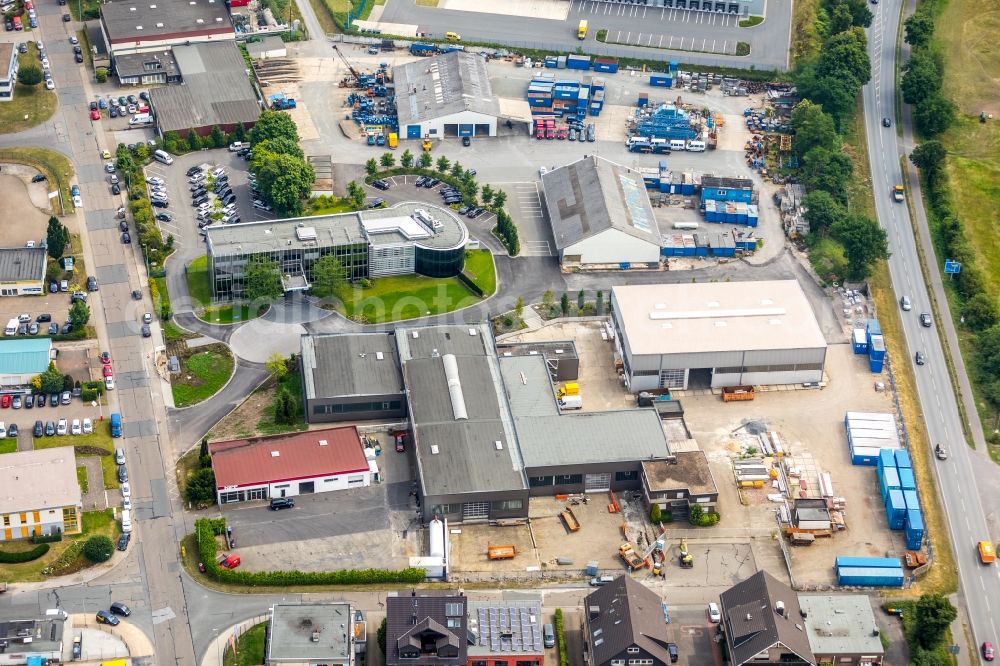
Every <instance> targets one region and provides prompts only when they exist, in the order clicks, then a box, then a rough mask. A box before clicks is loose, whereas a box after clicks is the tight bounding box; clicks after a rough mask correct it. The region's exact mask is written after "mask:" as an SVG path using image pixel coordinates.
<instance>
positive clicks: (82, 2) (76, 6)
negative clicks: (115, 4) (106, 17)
mask: <svg viewBox="0 0 1000 666" xmlns="http://www.w3.org/2000/svg"><path fill="white" fill-rule="evenodd" d="M67 6H68V7H69V13H70V14H71V15H72V16H73V20H74V21H82V20H91V19H96V18H100V16H101V3H100V0H77V2H70V3H68V5H67ZM81 9H82V10H83V18H81V17H80V10H81Z"/></svg>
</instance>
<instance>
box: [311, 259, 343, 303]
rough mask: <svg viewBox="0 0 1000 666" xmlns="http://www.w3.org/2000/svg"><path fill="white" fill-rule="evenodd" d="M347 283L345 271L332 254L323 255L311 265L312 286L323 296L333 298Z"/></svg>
mask: <svg viewBox="0 0 1000 666" xmlns="http://www.w3.org/2000/svg"><path fill="white" fill-rule="evenodd" d="M346 282H347V271H346V270H345V269H344V265H343V264H342V263H340V260H339V259H337V257H335V256H333V255H332V254H328V255H325V256H323V257H320V258H319V259H317V260H316V263H314V264H313V285H314V288H315V289H316V291H318V292H319V293H321V294H322V295H324V296H333V295H334V294H336V293H337V290H339V289H340V288H341V287H342V286H343V285H344V284H345V283H346Z"/></svg>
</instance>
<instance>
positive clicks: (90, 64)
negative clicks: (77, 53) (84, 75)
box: [76, 30, 94, 72]
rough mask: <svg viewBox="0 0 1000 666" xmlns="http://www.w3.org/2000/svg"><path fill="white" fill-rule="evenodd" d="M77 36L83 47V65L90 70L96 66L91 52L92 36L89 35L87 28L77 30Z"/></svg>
mask: <svg viewBox="0 0 1000 666" xmlns="http://www.w3.org/2000/svg"><path fill="white" fill-rule="evenodd" d="M76 38H77V39H78V40H79V41H80V46H81V47H83V67H84V69H85V70H86V71H88V72H89V71H90V70H92V69H93V68H94V56H93V55H92V54H91V52H90V37H88V36H87V31H86V30H77V31H76Z"/></svg>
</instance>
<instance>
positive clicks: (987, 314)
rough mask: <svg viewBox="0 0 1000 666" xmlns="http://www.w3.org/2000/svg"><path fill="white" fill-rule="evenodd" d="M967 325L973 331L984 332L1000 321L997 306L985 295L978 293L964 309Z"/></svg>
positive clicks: (963, 314) (963, 316)
mask: <svg viewBox="0 0 1000 666" xmlns="http://www.w3.org/2000/svg"><path fill="white" fill-rule="evenodd" d="M962 318H963V319H964V320H965V325H966V326H968V327H969V328H970V329H972V330H973V331H984V330H986V329H987V328H989V327H991V326H994V325H996V323H997V321H998V320H1000V314H998V312H997V304H996V302H994V300H993V299H992V298H990V297H989V296H988V295H987V294H985V293H978V294H976V295H975V296H973V297H972V298H970V299H969V300H968V301H966V302H965V307H963V308H962Z"/></svg>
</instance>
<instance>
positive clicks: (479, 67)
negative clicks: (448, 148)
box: [393, 51, 531, 139]
mask: <svg viewBox="0 0 1000 666" xmlns="http://www.w3.org/2000/svg"><path fill="white" fill-rule="evenodd" d="M393 76H394V77H395V81H394V82H395V84H396V110H397V113H398V116H399V138H400V139H423V138H428V139H443V138H447V137H459V136H463V137H464V136H467V137H484V136H496V135H497V133H498V128H499V126H500V125H501V124H503V125H504V126H506V127H507V128H509V129H510V130H513V131H519V132H521V133H526V132H527V127H528V125H529V124H530V122H531V114H530V111H529V110H528V104H527V102H525V101H523V100H517V101H516V102H515V101H514V100H506V99H505V100H499V99H497V98H496V97H495V96H494V95H493V87H492V86H491V85H490V76H489V72H488V71H487V69H486V60H485V59H484V58H483V57H482V56H480V55H478V54H475V53H466V52H464V51H452V52H450V53H445V54H442V55H439V56H435V57H433V58H424V59H421V60H417V61H415V62H411V63H407V64H405V65H401V66H398V67H395V68H394V69H393ZM515 123H516V124H517V125H516V128H515Z"/></svg>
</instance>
